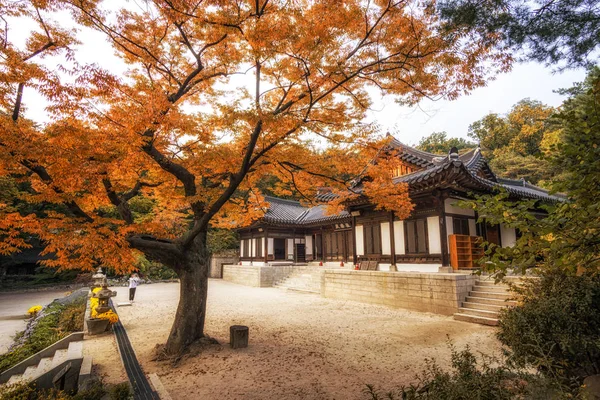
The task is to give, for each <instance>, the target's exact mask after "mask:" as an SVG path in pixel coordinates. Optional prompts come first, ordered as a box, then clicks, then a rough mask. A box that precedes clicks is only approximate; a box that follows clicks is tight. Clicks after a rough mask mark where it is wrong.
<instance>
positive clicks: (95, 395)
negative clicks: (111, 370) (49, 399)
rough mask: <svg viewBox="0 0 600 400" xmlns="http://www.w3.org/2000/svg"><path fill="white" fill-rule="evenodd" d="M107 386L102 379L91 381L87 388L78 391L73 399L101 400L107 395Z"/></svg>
mask: <svg viewBox="0 0 600 400" xmlns="http://www.w3.org/2000/svg"><path fill="white" fill-rule="evenodd" d="M106 393H107V392H106V388H105V387H104V385H103V384H102V382H101V381H99V380H95V381H93V382H91V383H90V384H89V385H88V387H87V388H85V389H84V390H80V391H78V392H77V394H76V395H75V396H73V400H99V399H102V398H103V397H104V396H105V395H106Z"/></svg>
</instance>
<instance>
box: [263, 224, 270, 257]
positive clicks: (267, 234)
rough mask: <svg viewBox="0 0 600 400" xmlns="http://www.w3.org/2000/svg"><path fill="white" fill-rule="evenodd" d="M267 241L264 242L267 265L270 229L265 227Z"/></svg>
mask: <svg viewBox="0 0 600 400" xmlns="http://www.w3.org/2000/svg"><path fill="white" fill-rule="evenodd" d="M264 240H265V243H264V246H263V247H264V249H265V265H267V262H269V230H268V229H267V228H265V239H264Z"/></svg>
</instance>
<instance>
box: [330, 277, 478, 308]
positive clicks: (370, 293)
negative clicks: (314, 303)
mask: <svg viewBox="0 0 600 400" xmlns="http://www.w3.org/2000/svg"><path fill="white" fill-rule="evenodd" d="M477 279H478V278H477V277H476V276H474V275H463V274H453V273H416V272H382V271H377V272H371V271H347V270H326V271H324V273H323V278H322V281H321V296H323V297H326V298H330V299H340V300H354V301H358V302H363V303H372V304H382V305H386V306H390V307H396V308H404V309H408V310H414V311H421V312H431V313H435V314H442V315H452V314H454V313H456V312H458V308H459V307H460V306H461V305H462V302H463V301H464V300H465V298H466V297H467V295H468V294H469V291H471V289H472V288H473V285H474V284H475V282H476V280H477Z"/></svg>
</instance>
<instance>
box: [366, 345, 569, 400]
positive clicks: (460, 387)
mask: <svg viewBox="0 0 600 400" xmlns="http://www.w3.org/2000/svg"><path fill="white" fill-rule="evenodd" d="M450 348H451V352H452V369H451V371H450V372H448V371H444V370H442V369H441V368H440V367H439V366H438V365H437V364H436V363H435V361H433V360H425V361H426V368H425V370H424V371H423V372H422V373H421V374H420V375H418V376H417V382H416V383H414V384H412V385H410V386H403V387H401V388H400V389H398V390H395V391H394V390H393V391H387V392H382V391H380V390H377V389H375V388H374V387H373V386H372V385H367V387H366V389H365V394H366V395H367V397H368V398H369V399H371V400H382V399H389V400H395V399H398V400H400V399H402V400H424V399H431V400H440V399H443V400H475V399H479V400H510V399H530V400H542V399H556V398H561V392H560V391H559V390H558V388H556V387H553V385H551V384H550V383H549V381H546V380H544V379H543V378H541V377H540V376H538V375H533V374H529V373H526V372H523V371H521V370H518V369H511V368H509V367H507V366H506V365H505V364H504V363H502V362H499V361H498V360H495V359H492V358H490V357H486V356H482V359H481V363H480V365H478V361H477V357H475V355H474V354H473V353H472V352H471V350H470V349H469V347H468V346H467V347H466V348H465V349H464V350H462V351H457V350H456V349H455V348H454V347H452V346H450ZM493 365H497V366H493Z"/></svg>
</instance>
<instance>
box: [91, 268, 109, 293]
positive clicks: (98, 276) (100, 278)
mask: <svg viewBox="0 0 600 400" xmlns="http://www.w3.org/2000/svg"><path fill="white" fill-rule="evenodd" d="M92 279H93V280H94V283H92V289H94V288H97V287H100V286H102V284H103V283H104V280H105V279H106V275H104V274H103V273H102V267H98V271H96V273H95V274H94V275H92Z"/></svg>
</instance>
